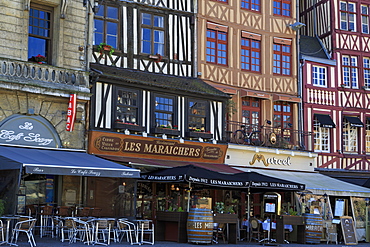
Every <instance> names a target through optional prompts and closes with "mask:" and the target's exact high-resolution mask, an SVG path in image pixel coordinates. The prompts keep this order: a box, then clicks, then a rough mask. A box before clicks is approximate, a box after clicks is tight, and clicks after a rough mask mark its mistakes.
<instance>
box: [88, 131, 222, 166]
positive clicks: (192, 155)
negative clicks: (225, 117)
mask: <svg viewBox="0 0 370 247" xmlns="http://www.w3.org/2000/svg"><path fill="white" fill-rule="evenodd" d="M98 133H99V134H98ZM91 136H92V140H94V142H93V143H94V148H96V149H97V150H98V151H100V152H101V153H105V154H113V153H114V155H125V156H133V157H142V155H148V156H155V157H157V158H159V159H168V158H171V157H172V158H189V159H196V160H198V161H199V159H204V160H212V162H216V160H223V156H224V154H225V150H223V149H222V148H220V147H219V146H218V145H214V144H206V143H199V144H198V143H195V142H194V144H193V143H191V144H186V143H180V142H179V141H176V140H162V139H158V138H148V137H146V138H145V137H140V136H135V137H132V136H126V135H123V134H108V133H100V132H96V131H93V132H92V134H91ZM94 153H96V152H94ZM130 154H131V155H130ZM138 155H140V156H138ZM159 156H162V157H159Z"/></svg>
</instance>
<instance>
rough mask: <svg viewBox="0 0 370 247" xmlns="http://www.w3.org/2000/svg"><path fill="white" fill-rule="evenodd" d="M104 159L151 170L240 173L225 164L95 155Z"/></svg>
mask: <svg viewBox="0 0 370 247" xmlns="http://www.w3.org/2000/svg"><path fill="white" fill-rule="evenodd" d="M97 156H99V157H102V158H104V159H108V160H112V161H118V162H124V163H127V164H130V165H132V166H135V165H136V166H144V167H152V168H171V167H178V166H186V165H194V166H197V167H202V168H205V169H209V170H211V171H216V172H221V173H226V174H234V173H239V172H240V171H239V170H237V169H234V168H232V167H230V166H228V165H225V164H214V163H204V162H193V161H176V160H158V159H145V158H133V157H124V156H114V155H97Z"/></svg>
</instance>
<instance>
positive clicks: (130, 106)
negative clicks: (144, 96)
mask: <svg viewBox="0 0 370 247" xmlns="http://www.w3.org/2000/svg"><path fill="white" fill-rule="evenodd" d="M138 95H139V92H138V91H137V90H129V89H125V88H118V89H117V101H116V104H117V111H116V122H117V121H118V122H120V123H127V124H135V125H139V124H140V123H139V119H138V111H139V109H138Z"/></svg>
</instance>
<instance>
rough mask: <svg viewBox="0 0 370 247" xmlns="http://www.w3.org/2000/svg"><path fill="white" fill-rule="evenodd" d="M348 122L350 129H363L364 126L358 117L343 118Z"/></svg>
mask: <svg viewBox="0 0 370 247" xmlns="http://www.w3.org/2000/svg"><path fill="white" fill-rule="evenodd" d="M344 117H345V118H346V119H347V120H348V122H350V123H351V126H352V127H364V124H363V123H362V122H361V120H360V119H359V118H358V117H348V116H344Z"/></svg>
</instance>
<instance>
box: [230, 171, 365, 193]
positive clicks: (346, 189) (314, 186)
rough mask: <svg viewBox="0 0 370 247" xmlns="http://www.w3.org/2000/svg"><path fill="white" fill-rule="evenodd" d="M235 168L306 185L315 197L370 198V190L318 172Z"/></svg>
mask: <svg viewBox="0 0 370 247" xmlns="http://www.w3.org/2000/svg"><path fill="white" fill-rule="evenodd" d="M234 167H235V168H237V169H239V170H241V171H254V172H258V173H260V174H263V175H267V176H272V177H276V178H280V179H284V180H289V181H293V182H296V183H301V184H305V185H306V190H308V191H311V192H312V193H313V194H315V195H323V194H325V193H326V194H327V195H331V196H357V197H370V189H368V188H365V187H362V186H358V185H354V184H350V183H346V182H343V181H341V180H338V179H335V178H332V177H329V176H325V175H323V174H320V173H318V172H295V171H284V170H269V169H253V168H246V167H236V166H234Z"/></svg>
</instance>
